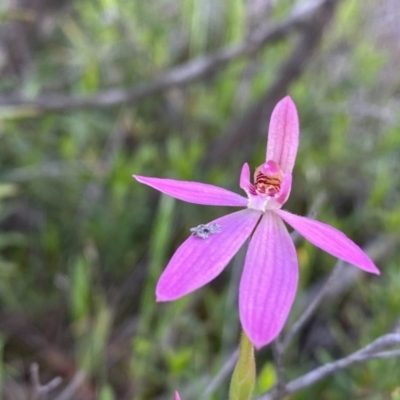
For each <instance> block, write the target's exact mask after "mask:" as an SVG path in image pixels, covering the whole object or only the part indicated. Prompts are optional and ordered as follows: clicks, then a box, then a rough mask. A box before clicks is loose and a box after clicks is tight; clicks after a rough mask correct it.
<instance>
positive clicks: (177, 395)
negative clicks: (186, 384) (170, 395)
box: [174, 391, 181, 400]
mask: <svg viewBox="0 0 400 400" xmlns="http://www.w3.org/2000/svg"><path fill="white" fill-rule="evenodd" d="M174 400H181V396H179V393H178V392H177V391H175V394H174Z"/></svg>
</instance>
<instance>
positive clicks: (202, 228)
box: [190, 223, 221, 239]
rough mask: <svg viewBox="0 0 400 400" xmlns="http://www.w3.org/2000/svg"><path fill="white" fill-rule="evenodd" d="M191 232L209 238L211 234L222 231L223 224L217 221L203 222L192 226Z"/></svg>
mask: <svg viewBox="0 0 400 400" xmlns="http://www.w3.org/2000/svg"><path fill="white" fill-rule="evenodd" d="M190 232H192V236H197V237H198V238H201V239H207V238H208V237H209V236H210V235H213V234H214V233H219V232H221V226H220V225H218V224H216V223H212V224H201V225H197V226H196V227H194V228H190Z"/></svg>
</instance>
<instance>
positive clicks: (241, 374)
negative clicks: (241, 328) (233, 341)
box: [229, 332, 256, 400]
mask: <svg viewBox="0 0 400 400" xmlns="http://www.w3.org/2000/svg"><path fill="white" fill-rule="evenodd" d="M255 378H256V365H255V361H254V348H253V345H252V344H251V342H250V340H249V339H248V337H247V336H246V335H245V333H244V332H243V333H242V336H241V338H240V353H239V360H238V362H237V364H236V367H235V370H234V371H233V375H232V380H231V386H230V388H229V400H250V399H251V395H252V393H253V388H254V382H255Z"/></svg>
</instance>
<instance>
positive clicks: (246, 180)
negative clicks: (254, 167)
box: [239, 163, 250, 192]
mask: <svg viewBox="0 0 400 400" xmlns="http://www.w3.org/2000/svg"><path fill="white" fill-rule="evenodd" d="M239 186H240V187H241V188H242V189H243V190H244V191H245V192H247V191H248V190H249V187H250V167H249V164H247V163H244V164H243V167H242V172H241V174H240V183H239Z"/></svg>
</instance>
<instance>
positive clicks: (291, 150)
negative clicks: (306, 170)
mask: <svg viewBox="0 0 400 400" xmlns="http://www.w3.org/2000/svg"><path fill="white" fill-rule="evenodd" d="M298 146H299V119H298V116H297V110H296V106H295V104H294V103H293V101H292V99H291V98H290V97H289V96H286V97H285V98H283V99H282V100H281V101H280V102H279V103H278V104H277V105H276V106H275V108H274V110H273V111H272V115H271V120H270V123H269V130H268V143H267V158H266V161H269V160H273V161H275V162H276V163H277V164H278V165H279V166H280V167H281V169H282V171H283V172H284V173H292V170H293V166H294V163H295V160H296V154H297V148H298Z"/></svg>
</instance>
